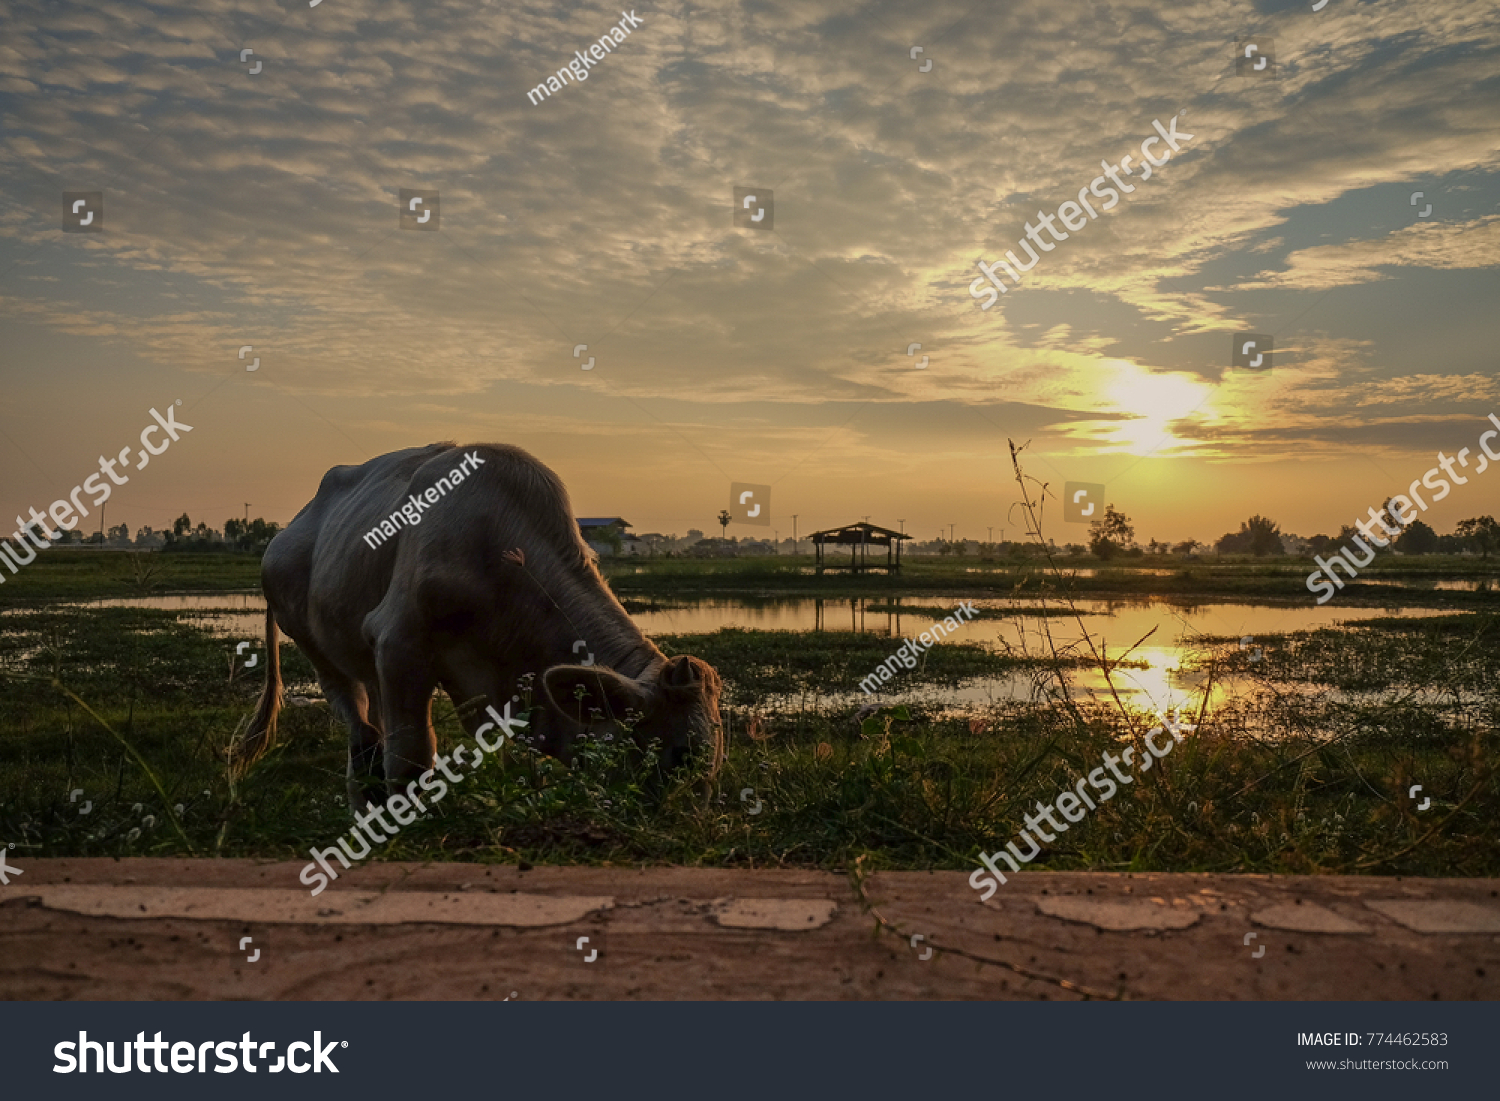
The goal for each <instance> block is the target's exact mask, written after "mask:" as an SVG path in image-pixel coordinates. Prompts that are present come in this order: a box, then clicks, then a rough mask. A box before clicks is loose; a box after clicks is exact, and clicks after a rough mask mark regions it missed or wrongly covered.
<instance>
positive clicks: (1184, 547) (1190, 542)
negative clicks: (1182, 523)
mask: <svg viewBox="0 0 1500 1101" xmlns="http://www.w3.org/2000/svg"><path fill="white" fill-rule="evenodd" d="M1199 546H1201V544H1200V543H1199V542H1198V540H1196V539H1184V540H1183V541H1182V542H1181V543H1178V544H1177V545H1176V546H1175V547H1173V548H1172V553H1173V554H1192V553H1193V551H1194V550H1196V549H1197V548H1198V547H1199Z"/></svg>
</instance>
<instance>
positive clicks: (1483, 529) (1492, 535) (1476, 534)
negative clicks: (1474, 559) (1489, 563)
mask: <svg viewBox="0 0 1500 1101" xmlns="http://www.w3.org/2000/svg"><path fill="white" fill-rule="evenodd" d="M1453 534H1455V535H1457V536H1458V537H1459V538H1460V539H1462V540H1463V541H1464V542H1465V543H1466V544H1468V546H1470V547H1471V548H1473V549H1474V550H1477V551H1478V552H1479V553H1480V554H1481V555H1483V556H1484V557H1485V558H1488V557H1489V556H1490V551H1492V550H1495V549H1496V548H1497V547H1500V524H1497V523H1496V522H1495V518H1494V517H1493V516H1475V517H1472V518H1471V519H1468V520H1460V521H1459V522H1458V527H1456V528H1454V529H1453Z"/></svg>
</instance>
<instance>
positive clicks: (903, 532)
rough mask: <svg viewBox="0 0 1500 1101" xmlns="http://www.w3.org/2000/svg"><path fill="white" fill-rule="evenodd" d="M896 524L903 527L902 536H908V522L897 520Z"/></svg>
mask: <svg viewBox="0 0 1500 1101" xmlns="http://www.w3.org/2000/svg"><path fill="white" fill-rule="evenodd" d="M896 523H898V524H900V525H901V534H902V535H905V534H906V521H905V520H897V521H896Z"/></svg>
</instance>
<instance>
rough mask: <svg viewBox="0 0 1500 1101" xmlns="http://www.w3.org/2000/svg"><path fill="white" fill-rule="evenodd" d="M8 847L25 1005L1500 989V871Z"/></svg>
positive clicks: (9, 912)
mask: <svg viewBox="0 0 1500 1101" xmlns="http://www.w3.org/2000/svg"><path fill="white" fill-rule="evenodd" d="M11 856H12V863H11V869H12V871H11V875H10V877H9V878H10V883H9V885H6V886H0V998H6V999H70V998H105V999H152V998H164V999H219V998H252V999H262V998H265V999H283V998H291V999H345V998H353V999H388V998H398V999H422V998H433V999H476V998H477V999H494V1000H500V999H505V998H508V997H509V998H512V999H519V1000H542V999H677V998H707V999H726V998H733V999H780V998H792V999H824V998H861V999H913V998H969V999H972V998H981V999H1011V998H1015V999H1022V998H1066V999H1076V998H1083V997H1103V998H1124V999H1143V998H1145V999H1176V1000H1183V999H1187V1000H1198V999H1240V1000H1247V999H1286V998H1289V999H1345V998H1347V999H1358V1000H1364V999H1424V1000H1425V999H1496V998H1500V880H1488V879H1486V880H1431V879H1380V878H1368V877H1329V878H1320V877H1279V876H1222V875H1134V876H1132V875H1108V874H1092V873H1046V872H1036V873H1025V874H1022V875H1019V876H1014V877H1012V879H1011V882H1010V883H1009V884H1008V885H1006V886H1005V887H1002V888H1001V889H1000V891H999V893H998V894H997V895H996V896H995V897H994V898H992V899H991V900H990V901H989V902H988V903H983V904H981V903H980V902H979V901H978V899H979V894H978V892H976V891H974V890H973V889H972V888H970V887H969V886H968V883H967V876H966V875H965V874H963V873H958V872H937V873H921V872H901V873H883V874H878V875H873V876H871V877H870V878H869V879H867V880H866V881H864V883H863V887H862V891H863V897H862V895H861V888H860V887H857V886H856V884H855V883H854V882H853V881H852V880H851V879H850V878H848V877H846V876H840V875H833V874H828V873H821V872H801V871H732V870H720V869H712V868H652V869H645V870H634V869H611V868H535V869H531V870H527V871H520V870H518V869H517V868H515V867H513V866H505V867H498V866H484V865H475V864H444V865H410V864H375V865H371V866H368V867H363V868H358V869H355V870H354V871H353V872H351V873H347V874H345V875H344V876H342V877H341V878H340V879H339V880H338V881H337V882H336V883H335V884H333V886H331V887H330V888H329V889H328V890H326V891H324V892H323V893H322V894H320V895H318V896H317V897H316V898H314V897H311V896H310V895H309V894H308V891H307V889H306V888H305V887H303V886H301V885H300V884H299V883H298V879H297V876H298V872H299V871H300V868H301V865H300V864H266V863H258V862H255V861H248V860H156V859H130V860H113V859H88V860H31V861H25V860H23V861H21V864H20V868H21V873H22V874H20V875H16V874H14V869H15V866H16V865H15V861H14V854H13V853H12V854H11ZM247 938H248V939H247ZM583 938H587V939H586V940H584V939H583Z"/></svg>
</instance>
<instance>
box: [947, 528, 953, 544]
mask: <svg viewBox="0 0 1500 1101" xmlns="http://www.w3.org/2000/svg"><path fill="white" fill-rule="evenodd" d="M948 542H950V543H951V542H953V525H952V524H949V525H948Z"/></svg>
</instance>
